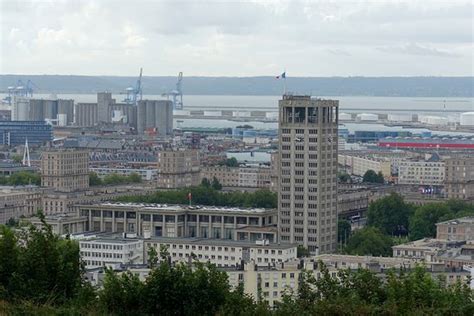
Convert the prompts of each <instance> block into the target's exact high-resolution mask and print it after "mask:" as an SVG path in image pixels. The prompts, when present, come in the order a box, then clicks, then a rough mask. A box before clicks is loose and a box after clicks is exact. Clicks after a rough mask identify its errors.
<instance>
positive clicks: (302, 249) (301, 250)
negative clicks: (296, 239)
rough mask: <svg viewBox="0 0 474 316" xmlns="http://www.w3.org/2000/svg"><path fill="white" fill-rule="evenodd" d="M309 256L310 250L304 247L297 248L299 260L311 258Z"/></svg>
mask: <svg viewBox="0 0 474 316" xmlns="http://www.w3.org/2000/svg"><path fill="white" fill-rule="evenodd" d="M309 255H310V252H309V250H308V248H306V247H304V246H302V245H298V247H297V248H296V256H297V257H298V258H302V257H309Z"/></svg>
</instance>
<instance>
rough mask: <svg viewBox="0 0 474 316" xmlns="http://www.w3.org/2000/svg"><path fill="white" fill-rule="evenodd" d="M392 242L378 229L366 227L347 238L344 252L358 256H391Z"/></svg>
mask: <svg viewBox="0 0 474 316" xmlns="http://www.w3.org/2000/svg"><path fill="white" fill-rule="evenodd" d="M392 246H393V242H392V239H391V238H390V237H389V236H386V235H384V234H383V233H382V232H381V231H380V230H379V229H377V228H374V227H366V228H363V229H360V230H357V231H355V232H354V234H353V235H352V236H351V237H350V238H349V240H348V242H347V245H346V247H345V248H344V251H345V252H346V253H348V254H350V255H358V256H366V255H372V256H391V254H392Z"/></svg>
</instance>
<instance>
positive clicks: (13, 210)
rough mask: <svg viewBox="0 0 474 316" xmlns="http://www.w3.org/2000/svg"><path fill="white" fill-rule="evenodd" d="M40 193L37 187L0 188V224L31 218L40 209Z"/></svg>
mask: <svg viewBox="0 0 474 316" xmlns="http://www.w3.org/2000/svg"><path fill="white" fill-rule="evenodd" d="M41 196H42V192H41V190H40V189H39V188H37V187H24V188H20V187H15V188H11V187H1V190H0V224H5V223H6V222H8V220H10V219H11V218H12V219H19V218H20V217H23V216H26V217H28V216H32V215H34V214H36V212H37V211H38V210H39V209H40V208H41Z"/></svg>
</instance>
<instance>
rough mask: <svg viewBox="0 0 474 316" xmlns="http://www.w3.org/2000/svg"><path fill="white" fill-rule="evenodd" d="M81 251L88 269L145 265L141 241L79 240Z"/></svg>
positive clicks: (111, 239) (117, 239)
mask: <svg viewBox="0 0 474 316" xmlns="http://www.w3.org/2000/svg"><path fill="white" fill-rule="evenodd" d="M79 249H80V252H81V257H82V260H83V261H84V263H85V264H86V268H87V269H93V268H97V267H113V266H115V265H117V264H135V263H138V264H140V263H143V252H144V249H143V240H141V239H126V238H120V239H119V238H92V239H83V240H79Z"/></svg>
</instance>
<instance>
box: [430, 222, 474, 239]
mask: <svg viewBox="0 0 474 316" xmlns="http://www.w3.org/2000/svg"><path fill="white" fill-rule="evenodd" d="M436 238H438V239H446V240H450V241H471V240H472V241H474V216H471V217H461V218H457V219H452V220H449V221H445V222H441V223H437V224H436Z"/></svg>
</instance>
